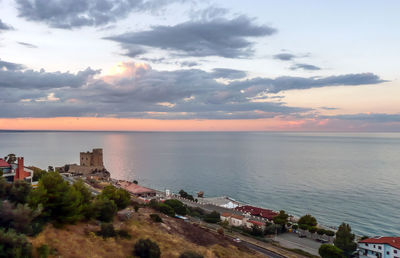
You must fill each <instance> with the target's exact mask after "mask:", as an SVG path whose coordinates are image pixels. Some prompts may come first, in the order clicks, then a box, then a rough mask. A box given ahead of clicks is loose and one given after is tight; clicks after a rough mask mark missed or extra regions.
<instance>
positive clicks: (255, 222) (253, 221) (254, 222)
mask: <svg viewBox="0 0 400 258" xmlns="http://www.w3.org/2000/svg"><path fill="white" fill-rule="evenodd" d="M249 222H250V223H251V224H254V225H257V226H260V227H262V226H264V223H262V222H260V221H255V220H249Z"/></svg>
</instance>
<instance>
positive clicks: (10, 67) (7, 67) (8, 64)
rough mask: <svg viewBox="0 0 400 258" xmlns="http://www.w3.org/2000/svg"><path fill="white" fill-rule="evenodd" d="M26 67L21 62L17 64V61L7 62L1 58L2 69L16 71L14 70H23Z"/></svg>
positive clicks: (0, 68) (0, 65)
mask: <svg viewBox="0 0 400 258" xmlns="http://www.w3.org/2000/svg"><path fill="white" fill-rule="evenodd" d="M24 68H25V66H23V65H21V64H16V63H11V62H6V61H1V60H0V71H1V70H3V71H4V70H8V71H14V70H21V69H24Z"/></svg>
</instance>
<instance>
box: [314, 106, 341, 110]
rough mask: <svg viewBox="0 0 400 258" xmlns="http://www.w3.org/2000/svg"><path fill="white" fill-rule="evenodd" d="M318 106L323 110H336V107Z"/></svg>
mask: <svg viewBox="0 0 400 258" xmlns="http://www.w3.org/2000/svg"><path fill="white" fill-rule="evenodd" d="M319 108H320V109H323V110H338V108H336V107H319Z"/></svg>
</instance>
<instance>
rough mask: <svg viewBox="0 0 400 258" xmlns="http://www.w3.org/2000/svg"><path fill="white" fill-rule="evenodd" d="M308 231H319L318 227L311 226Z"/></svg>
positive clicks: (312, 232)
mask: <svg viewBox="0 0 400 258" xmlns="http://www.w3.org/2000/svg"><path fill="white" fill-rule="evenodd" d="M308 232H310V233H311V234H314V233H315V232H317V227H313V226H309V227H308Z"/></svg>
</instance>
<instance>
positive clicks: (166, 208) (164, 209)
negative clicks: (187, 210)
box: [158, 203, 175, 217]
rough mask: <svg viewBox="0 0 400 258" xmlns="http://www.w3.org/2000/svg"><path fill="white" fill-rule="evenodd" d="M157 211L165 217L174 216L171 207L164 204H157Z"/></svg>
mask: <svg viewBox="0 0 400 258" xmlns="http://www.w3.org/2000/svg"><path fill="white" fill-rule="evenodd" d="M158 209H159V211H160V212H162V213H164V214H166V215H168V216H170V217H174V216H175V211H174V209H173V208H172V207H171V206H169V205H167V204H165V203H159V204H158Z"/></svg>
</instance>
